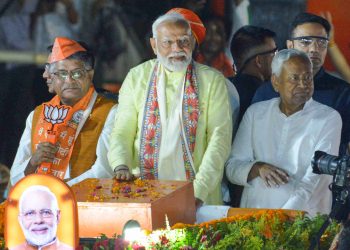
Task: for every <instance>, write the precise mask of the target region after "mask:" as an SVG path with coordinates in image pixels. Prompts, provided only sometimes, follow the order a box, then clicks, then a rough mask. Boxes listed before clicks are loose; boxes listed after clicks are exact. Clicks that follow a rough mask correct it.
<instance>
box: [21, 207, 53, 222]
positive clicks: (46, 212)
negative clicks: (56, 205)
mask: <svg viewBox="0 0 350 250" xmlns="http://www.w3.org/2000/svg"><path fill="white" fill-rule="evenodd" d="M38 214H39V215H40V217H41V218H52V217H53V216H54V213H53V212H52V210H51V209H41V210H40V211H39V213H37V211H35V210H29V211H27V212H25V213H23V214H22V215H23V216H24V218H26V219H27V220H33V219H35V218H36V216H37V215H38Z"/></svg>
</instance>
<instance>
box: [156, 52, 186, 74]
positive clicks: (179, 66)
mask: <svg viewBox="0 0 350 250" xmlns="http://www.w3.org/2000/svg"><path fill="white" fill-rule="evenodd" d="M174 56H183V57H185V60H184V61H175V62H174V61H172V60H171V59H170V58H171V57H174ZM157 58H158V60H159V62H160V63H161V64H162V65H163V66H164V67H165V68H167V69H168V70H170V71H182V70H185V69H186V68H187V66H188V65H189V64H190V63H191V60H192V55H187V54H186V53H185V52H175V53H171V54H170V55H168V56H167V57H164V56H161V55H160V53H159V51H157Z"/></svg>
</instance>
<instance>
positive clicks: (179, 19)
mask: <svg viewBox="0 0 350 250" xmlns="http://www.w3.org/2000/svg"><path fill="white" fill-rule="evenodd" d="M165 22H170V23H183V24H186V25H187V26H188V30H189V31H188V35H192V31H191V26H190V24H189V22H188V21H187V20H186V19H185V18H184V17H183V16H182V15H180V14H179V13H168V14H164V15H162V16H160V17H158V18H157V19H156V20H155V21H154V22H153V24H152V33H153V38H156V37H157V30H158V27H159V25H160V24H162V23H165Z"/></svg>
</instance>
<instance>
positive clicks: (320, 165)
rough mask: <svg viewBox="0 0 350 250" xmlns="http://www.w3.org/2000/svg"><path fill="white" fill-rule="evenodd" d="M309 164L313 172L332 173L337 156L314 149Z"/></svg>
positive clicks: (336, 165)
mask: <svg viewBox="0 0 350 250" xmlns="http://www.w3.org/2000/svg"><path fill="white" fill-rule="evenodd" d="M311 164H312V169H313V172H314V173H315V174H328V175H333V174H334V173H335V171H336V169H337V167H338V164H339V157H337V156H334V155H329V154H327V153H325V152H322V151H316V152H315V155H314V158H313V159H312V161H311Z"/></svg>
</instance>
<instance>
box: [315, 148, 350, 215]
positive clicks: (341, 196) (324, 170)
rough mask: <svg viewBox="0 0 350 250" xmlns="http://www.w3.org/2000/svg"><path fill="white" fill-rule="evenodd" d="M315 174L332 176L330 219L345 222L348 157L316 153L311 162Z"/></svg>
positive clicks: (348, 204) (349, 186)
mask: <svg viewBox="0 0 350 250" xmlns="http://www.w3.org/2000/svg"><path fill="white" fill-rule="evenodd" d="M311 164H312V169H313V172H314V173H315V174H328V175H332V176H333V182H332V184H331V185H330V187H329V188H330V190H331V191H332V195H333V206H332V211H331V213H330V215H329V216H330V217H331V218H334V219H336V220H338V221H345V220H346V219H347V218H348V214H349V212H350V201H349V199H350V195H349V192H350V156H339V157H338V156H334V155H329V154H327V153H325V152H322V151H316V152H315V155H314V157H313V159H312V161H311Z"/></svg>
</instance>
